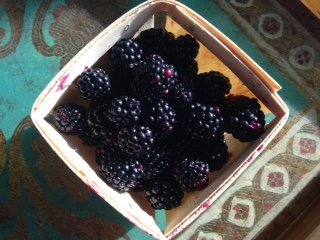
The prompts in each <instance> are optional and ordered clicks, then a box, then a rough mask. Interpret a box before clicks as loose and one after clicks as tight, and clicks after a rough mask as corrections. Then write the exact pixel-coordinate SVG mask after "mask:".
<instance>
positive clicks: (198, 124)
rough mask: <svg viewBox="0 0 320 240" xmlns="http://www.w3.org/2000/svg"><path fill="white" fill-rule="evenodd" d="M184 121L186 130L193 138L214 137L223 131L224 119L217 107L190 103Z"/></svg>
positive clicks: (208, 138)
mask: <svg viewBox="0 0 320 240" xmlns="http://www.w3.org/2000/svg"><path fill="white" fill-rule="evenodd" d="M186 121H187V122H186V131H187V132H188V134H189V136H190V137H191V138H193V139H206V140H210V139H216V138H220V137H221V136H222V135H223V134H224V132H225V126H224V119H223V116H222V114H221V112H220V109H219V108H218V107H212V106H210V105H202V104H200V103H195V104H192V105H191V106H190V109H189V111H188V112H187V115H186Z"/></svg>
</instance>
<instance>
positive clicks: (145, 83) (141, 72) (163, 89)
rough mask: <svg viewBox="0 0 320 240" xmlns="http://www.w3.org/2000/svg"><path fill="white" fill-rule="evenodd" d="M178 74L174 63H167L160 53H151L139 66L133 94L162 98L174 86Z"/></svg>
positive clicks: (133, 84) (148, 97)
mask: <svg viewBox="0 0 320 240" xmlns="http://www.w3.org/2000/svg"><path fill="white" fill-rule="evenodd" d="M177 75H178V74H177V72H176V71H175V69H174V67H173V65H169V64H166V63H165V62H164V60H163V58H162V57H160V56H159V55H151V56H149V57H147V58H146V59H145V61H144V62H142V63H141V64H140V65H139V67H138V68H137V72H136V76H135V78H134V80H133V83H132V91H133V94H135V96H137V97H138V98H141V99H144V100H150V99H151V100H152V99H160V98H162V97H163V96H166V95H168V93H169V90H170V89H171V88H173V86H174V84H175V83H176V80H177Z"/></svg>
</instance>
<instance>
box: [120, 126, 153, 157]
mask: <svg viewBox="0 0 320 240" xmlns="http://www.w3.org/2000/svg"><path fill="white" fill-rule="evenodd" d="M153 144H154V137H153V133H152V131H151V130H150V129H149V128H148V127H145V126H132V127H125V128H121V129H120V131H119V133H118V145H119V147H120V149H121V150H122V151H123V152H125V153H127V154H129V155H133V156H136V157H140V156H144V155H145V154H146V153H147V152H148V151H149V150H150V149H151V147H152V146H153Z"/></svg>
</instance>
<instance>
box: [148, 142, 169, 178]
mask: <svg viewBox="0 0 320 240" xmlns="http://www.w3.org/2000/svg"><path fill="white" fill-rule="evenodd" d="M142 164H143V167H144V173H145V178H146V179H154V178H156V177H158V176H159V175H160V174H162V173H164V172H169V169H170V167H171V158H170V153H169V150H168V149H167V148H166V147H156V148H154V149H152V150H151V151H150V152H148V153H147V155H146V157H145V158H144V159H143V160H142Z"/></svg>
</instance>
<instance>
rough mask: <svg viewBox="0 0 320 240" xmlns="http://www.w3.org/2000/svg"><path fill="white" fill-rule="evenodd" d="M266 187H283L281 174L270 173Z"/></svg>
mask: <svg viewBox="0 0 320 240" xmlns="http://www.w3.org/2000/svg"><path fill="white" fill-rule="evenodd" d="M268 185H269V186H270V187H272V188H275V187H282V186H283V185H284V181H283V173H281V172H272V173H269V175H268Z"/></svg>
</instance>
